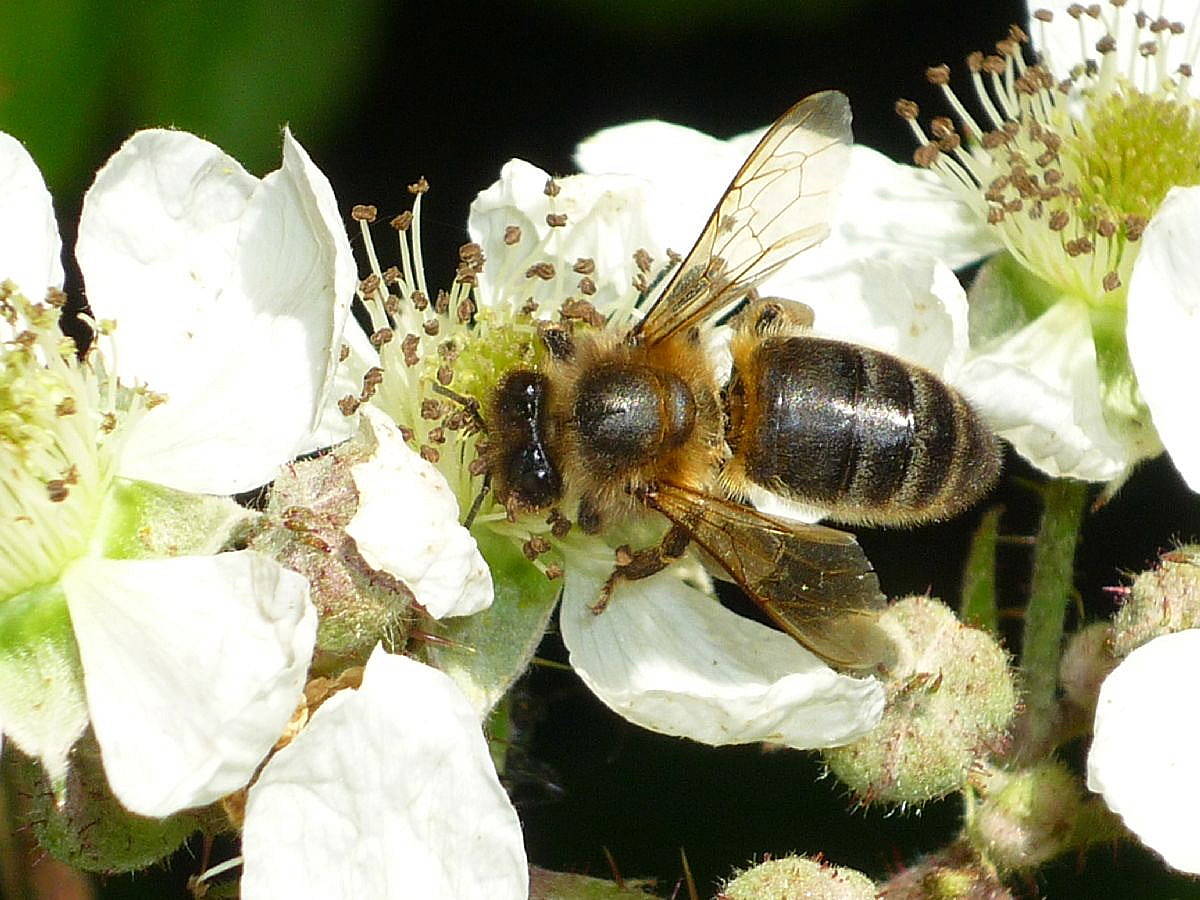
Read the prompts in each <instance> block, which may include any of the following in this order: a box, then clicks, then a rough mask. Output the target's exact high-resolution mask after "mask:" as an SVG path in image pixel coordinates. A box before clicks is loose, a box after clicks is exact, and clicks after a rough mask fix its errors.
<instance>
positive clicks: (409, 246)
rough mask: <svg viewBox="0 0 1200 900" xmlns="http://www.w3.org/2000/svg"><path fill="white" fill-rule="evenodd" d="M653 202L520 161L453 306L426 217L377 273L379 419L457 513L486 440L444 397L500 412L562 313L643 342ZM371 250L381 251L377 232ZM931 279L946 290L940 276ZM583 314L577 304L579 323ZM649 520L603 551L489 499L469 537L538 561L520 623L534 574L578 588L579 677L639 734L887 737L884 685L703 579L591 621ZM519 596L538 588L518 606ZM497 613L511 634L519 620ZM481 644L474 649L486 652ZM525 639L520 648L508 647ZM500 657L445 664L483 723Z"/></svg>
mask: <svg viewBox="0 0 1200 900" xmlns="http://www.w3.org/2000/svg"><path fill="white" fill-rule="evenodd" d="M417 202H418V204H419V203H420V202H421V195H420V194H418V198H417ZM653 203H654V197H653V196H652V189H651V187H650V186H649V185H648V184H647V183H646V182H645V181H643V180H642V179H639V178H631V177H627V176H625V177H621V176H618V177H604V178H599V177H589V176H572V177H569V178H564V179H560V180H551V179H550V178H549V177H548V176H547V175H546V173H544V172H542V171H540V170H539V169H536V168H535V167H533V166H531V165H529V164H528V163H524V162H520V161H515V160H514V161H513V162H510V163H509V164H507V165H506V166H505V167H504V169H503V170H502V173H501V178H500V180H499V181H498V182H497V183H496V184H495V185H493V186H492V187H490V188H488V189H487V190H485V191H483V192H482V193H480V195H479V196H478V198H477V199H476V201H475V203H474V204H472V207H471V215H470V219H469V222H468V228H469V231H470V234H471V238H472V241H473V243H472V244H470V245H467V246H466V247H465V248H464V249H463V253H462V265H461V266H460V270H459V273H458V277H457V278H456V282H455V285H454V290H453V291H452V292H450V293H446V294H442V296H441V299H440V300H439V299H437V298H431V296H430V294H429V291H428V289H427V287H426V285H425V283H424V276H423V273H422V272H421V269H420V266H419V263H418V261H419V260H420V250H419V231H418V228H419V216H414V217H412V218H411V219H410V218H407V217H405V219H404V220H403V221H402V222H400V223H399V224H400V225H401V226H402V230H401V235H402V253H401V257H402V260H403V261H404V265H403V266H402V268H401V270H400V271H399V272H392V273H386V274H385V273H384V272H382V271H381V270H380V269H378V268H376V269H375V274H376V277H377V279H378V281H377V282H376V281H375V280H373V279H369V280H368V282H367V283H366V284H365V285H364V287H365V290H364V291H363V295H364V302H365V303H366V305H367V308H368V310H369V311H370V312H371V316H372V321H373V324H374V327H375V339H374V340H373V343H376V344H379V345H380V347H381V349H380V355H379V359H380V360H381V363H380V364H381V366H382V369H383V374H382V378H381V380H380V381H379V383H378V384H377V386H374V387H373V388H372V390H371V391H370V392H369V394H370V402H371V403H372V404H374V405H377V406H378V407H379V408H381V409H383V410H385V411H386V412H387V413H388V414H389V415H390V416H391V417H392V418H393V419H394V420H395V421H396V422H397V423H398V424H399V425H400V426H401V427H402V429H405V430H406V431H405V433H406V435H410V436H411V437H410V441H411V443H412V445H413V446H415V447H417V448H419V449H420V450H421V455H422V456H424V457H425V458H426V459H428V460H431V461H433V462H434V464H435V465H436V466H437V468H438V470H439V471H440V472H441V473H442V474H443V475H444V476H445V477H446V479H447V481H448V483H449V484H450V486H451V488H452V489H453V491H454V494H455V495H456V496H457V498H458V501H459V508H460V509H465V508H468V507H470V506H471V505H472V504H473V503H474V502H475V501H476V499H477V497H478V495H479V493H480V488H481V480H480V477H479V476H480V475H481V473H482V469H481V468H480V467H478V466H476V465H473V464H472V463H473V461H474V460H475V458H476V455H477V451H476V446H475V444H476V441H477V440H478V438H479V435H478V434H477V433H476V427H475V423H474V421H473V419H472V414H471V413H470V412H469V410H466V409H464V407H463V404H462V403H461V402H456V401H454V400H453V399H452V398H451V397H450V396H448V395H447V394H446V392H445V391H440V392H439V388H438V385H448V389H449V391H451V392H452V393H453V394H456V395H458V396H459V397H462V398H464V399H470V400H474V401H475V402H477V403H479V404H481V405H483V406H486V403H487V401H488V398H489V391H490V389H491V388H492V387H494V386H495V385H496V384H497V382H498V380H499V378H500V377H501V375H502V374H503V373H504V372H506V371H508V370H510V369H512V368H514V367H516V366H521V365H525V366H529V365H533V364H534V360H535V356H536V354H538V353H540V352H542V351H541V350H540V341H539V340H538V339H537V329H538V320H539V319H549V318H551V317H553V318H557V317H558V315H559V313H560V310H562V311H563V312H565V314H567V315H570V316H576V317H579V318H587V317H589V316H593V315H594V314H595V312H594V311H598V312H599V314H600V315H603V316H607V317H608V320H609V322H610V327H613V328H616V329H620V328H622V327H629V325H631V324H632V321H633V318H632V316H633V315H634V313H633V308H634V304H635V302H636V300H637V296H638V292H637V290H636V289H635V288H634V286H633V285H634V283H635V280H636V279H643V280H649V279H650V278H652V277H653V274H654V272H655V271H656V270H657V269H659V268H661V266H662V265H663V263H664V262H665V258H666V257H665V252H664V248H663V245H662V244H661V243H660V242H659V241H658V240H657V238H656V236H655V234H654V231H653V229H652V228H651V227H650V226H651V223H650V221H649V218H648V210H650V209H653V208H654V207H653ZM415 212H418V213H419V206H418V207H417V209H416V210H415ZM700 224H701V223H700V222H699V221H698V222H697V224H696V229H697V231H698V229H699V227H700ZM364 234H365V235H366V240H368V241H369V233H367V232H366V230H365V229H364ZM409 236H411V243H410V242H409V241H408V240H407V238H408V237H409ZM694 236H695V235H694V234H693V235H692V237H693V238H694ZM638 251H642V253H644V254H647V255H641V254H639V253H638ZM372 258H373V259H374V255H373V251H372ZM947 274H949V272H948V271H947ZM924 276H925V277H926V278H929V277H932V276H931V275H930V272H929V271H926V272H925V273H924ZM951 280H953V279H952V276H951ZM473 288H474V289H473ZM568 299H571V301H572V303H571V304H569V305H568V306H566V307H564V306H563V304H564V301H566V300H568ZM385 311H386V313H387V314H386V315H385ZM430 322H433V323H434V324H433V325H428V324H427V323H430ZM943 324H944V323H943ZM881 327H883V326H881ZM938 327H942V324H939V326H938ZM945 327H946V328H949V327H950V326H949V325H948V324H946V325H945ZM917 330H918V331H919V330H920V329H917ZM381 338H383V339H382V340H381ZM564 512H570V511H567V510H564ZM647 518H648V520H651V521H649V525H650V527H646V525H645V524H643V525H641V526H637V527H635V526H634V523H627V525H621V526H617V527H618V532H617V533H616V534H614V535H612V536H610V537H609V539H608V540H607V541H606V540H601V539H598V538H592V537H587V536H584V535H580V534H579V533H578V531H579V530H578V529H577V528H574V529H569V533H566V532H567V530H568V528H569V525H570V523H569V522H565V520H559V519H556V518H555V517H554V516H549V517H547V515H546V514H545V513H543V514H541V515H526V516H520V517H517V518H516V519H515V521H510V520H509V517H508V515H507V513H506V511H505V510H504V509H503V508H501V507H499V506H498V505H497V504H496V503H495V501H494V499H493V498H492V497H491V496H488V497H486V498H483V499H482V501H481V505H479V507H478V508H477V510H476V514H475V518H474V526H473V529H472V531H473V533H474V534H475V535H477V536H478V539H479V540H480V541H486V542H488V543H489V545H490V546H492V547H493V551H492V557H489V561H493V559H494V558H497V557H498V556H499V551H497V550H496V549H495V544H496V540H497V538H498V537H499V538H502V539H503V541H504V542H507V543H508V544H509V545H510V546H516V547H520V548H522V551H523V552H524V553H525V554H526V556H527V557H528V559H529V562H521V563H519V564H517V563H510V564H507V565H506V566H505V567H504V570H503V572H498V571H497V569H496V563H495V562H494V561H493V577H494V578H495V579H496V580H497V584H496V590H497V591H498V592H500V593H502V594H506V599H505V604H506V605H507V606H508V607H511V609H512V611H513V612H515V610H516V609H517V608H518V607H520V606H530V605H532V606H534V608H536V607H537V604H536V603H535V602H534V601H533V598H531V597H529V596H525V597H522V596H521V595H522V593H523V592H529V585H528V581H522V579H523V578H524V577H525V576H523V575H522V574H521V571H523V570H527V571H535V572H536V570H541V571H542V572H544V573H545V574H546V575H548V576H550V577H552V578H556V579H557V578H558V577H560V576H562V575H563V574H564V572H565V576H566V577H565V579H564V581H563V599H562V612H561V622H562V630H563V637H564V640H565V641H566V643H567V647H568V649H569V651H570V654H571V663H572V665H573V666H574V668H575V669H576V671H577V672H578V673H579V674H580V676H581V677H582V678H583V679H584V681H585V682H586V683H587V684H588V685H589V687H591V688H592V689H593V691H595V693H596V694H597V696H598V697H600V699H601V700H603V701H604V702H605V703H607V704H608V705H610V706H611V707H612V708H613V709H615V710H616V711H618V712H619V713H620V714H621V715H623V716H625V717H626V718H628V719H629V720H630V721H633V722H636V723H638V724H640V725H643V726H644V727H647V728H650V729H653V730H657V731H661V732H664V733H668V734H675V735H682V736H686V737H692V738H694V739H696V740H700V741H705V742H707V743H711V744H725V743H744V742H752V741H772V742H776V743H781V744H787V745H790V746H795V747H824V746H830V745H833V744H837V743H841V742H845V741H849V740H852V739H854V738H855V737H856V736H858V735H861V734H863V733H864V732H866V731H867V730H869V729H870V728H871V727H873V725H874V724H875V723H876V722H877V721H878V718H879V715H880V713H881V711H882V706H883V693H882V689H881V688H880V686H879V685H878V684H877V683H876V682H875V681H874V680H873V679H855V678H850V677H847V676H842V675H838V674H836V673H834V672H833V671H832V670H831V669H829V668H828V667H827V666H825V665H824V664H823V663H821V662H820V661H819V660H817V659H816V658H815V657H814V656H812V654H810V653H808V651H806V650H804V649H803V648H801V647H800V646H799V645H798V644H796V643H795V642H794V641H792V640H791V639H790V638H787V637H784V636H783V635H781V634H779V633H778V632H776V631H774V630H773V629H770V628H767V627H765V626H762V625H758V624H756V623H753V622H750V621H747V620H743V619H741V618H739V617H738V616H736V615H734V614H733V613H730V612H729V611H727V610H725V609H724V608H723V607H721V606H720V604H719V603H717V602H716V600H715V598H714V597H713V595H712V591H711V586H709V585H708V583H707V579H706V578H705V577H703V576H700V577H699V578H694V579H691V580H692V581H694V582H700V583H702V584H704V587H703V589H701V588H698V587H694V586H692V585H691V584H689V583H688V582H687V581H685V580H684V578H683V572H684V571H685V570H686V567H684V566H675V567H672V568H671V569H669V570H668V571H666V572H664V573H662V574H660V575H658V576H656V577H654V578H652V579H647V580H646V581H644V582H633V583H628V584H624V585H622V586H620V587H619V588H618V590H617V592H616V594H615V596H614V598H613V602H612V604H611V605H610V607H609V608H608V609H607V610H606V611H605V612H604V613H603V614H602V615H599V616H597V615H595V614H593V613H592V612H591V609H590V608H591V606H592V605H593V604H594V603H595V602H596V599H597V597H598V593H599V586H600V585H601V584H602V583H603V581H604V579H605V578H606V577H607V575H608V574H609V573H610V572H611V571H612V568H613V566H614V564H615V560H614V551H613V547H614V546H615V545H616V544H619V543H624V542H632V543H633V544H635V545H641V544H649V543H652V542H653V541H654V540H655V539H656V535H655V532H654V528H655V527H656V526H665V521H659V520H657V517H655V516H649V517H647ZM564 526H566V527H564ZM631 528H632V529H633V530H630V529H631ZM660 530H661V529H660ZM517 584H520V585H524V587H521V588H518V589H517V590H514V586H515V585H517ZM541 594H542V595H546V591H545V590H544V589H542V590H541ZM498 603H499V601H498ZM547 612H548V607H547ZM488 614H489V615H491V616H493V617H494V619H495V620H500V621H507V619H506V615H512V612H510V613H508V614H506V613H504V612H503V611H496V610H495V609H493V610H489V613H488ZM521 625H522V627H524V628H526V629H529V633H528V634H527V635H526V637H525V641H524V644H523V645H520V646H519V650H520V652H518V653H515V654H514V656H513V659H512V665H513V666H514V667H515V669H516V671H517V672H519V671H520V669H521V668H523V666H524V665H525V663H526V662H527V661H528V658H529V654H531V653H532V651H533V648H534V647H535V646H536V643H537V639H538V638H539V637H540V635H541V628H542V627H543V626H544V618H540V619H539V618H537V617H536V616H532V615H531V616H529V617H528V618H527V619H525V620H522V623H521ZM480 631H481V629H476V631H475V632H473V635H475V636H478V637H479V638H480V639H482V640H487V637H486V635H483V634H480V633H479V632H480ZM665 635H670V636H671V639H669V640H668V639H665V638H664V636H665ZM518 640H519V637H518V635H517V634H515V633H514V634H512V635H511V636H510V637H509V638H508V644H510V645H512V644H514V643H516V642H517V641H518ZM468 642H471V641H468ZM476 649H477V650H479V648H478V647H476ZM492 652H493V651H491V650H490V649H489V650H487V651H481V652H477V653H476V654H475V655H474V658H473V661H468V662H461V659H462V654H461V652H460V653H458V654H455V652H454V650H453V649H451V650H450V651H446V652H443V651H442V650H439V649H437V648H434V649H431V650H430V656H431V658H433V659H435V661H436V662H437V664H438V665H446V663H447V660H449V661H450V662H451V665H449V666H448V670H450V671H452V672H453V673H454V674H455V677H456V678H459V680H460V684H463V686H464V689H465V690H466V691H467V693H468V695H469V696H471V697H472V698H473V700H474V702H476V704H477V706H479V707H480V708H487V707H488V706H490V705H491V703H494V702H495V700H496V699H497V698H498V697H499V695H500V694H501V693H502V692H503V690H504V689H505V688H506V687H507V684H508V681H506V680H504V678H502V677H500V676H499V675H498V674H496V672H495V671H494V670H495V669H496V668H498V667H497V666H493V667H492V670H491V671H488V675H487V677H490V678H493V679H494V680H495V681H494V683H490V682H489V683H486V684H480V683H479V682H480V680H481V678H482V676H480V675H479V671H480V670H485V669H487V659H488V657H489V656H490V655H491V653H492ZM495 652H497V653H499V652H501V651H499V650H497V651H495ZM509 652H511V651H509ZM455 660H458V662H455ZM472 667H474V671H472ZM507 677H508V679H509V680H511V677H513V673H509V674H508V676H507Z"/></svg>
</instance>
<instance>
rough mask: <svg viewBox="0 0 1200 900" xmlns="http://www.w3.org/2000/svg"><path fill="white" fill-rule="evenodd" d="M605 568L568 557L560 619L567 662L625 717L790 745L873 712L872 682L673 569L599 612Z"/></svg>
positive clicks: (851, 732)
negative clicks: (832, 664) (737, 610)
mask: <svg viewBox="0 0 1200 900" xmlns="http://www.w3.org/2000/svg"><path fill="white" fill-rule="evenodd" d="M606 576H607V572H605V571H604V569H603V567H602V566H600V565H597V564H595V563H594V561H589V562H588V563H578V564H577V561H576V560H575V559H569V560H568V566H567V576H566V585H565V587H564V592H563V602H562V609H561V612H560V627H561V629H562V636H563V640H564V642H565V643H566V645H567V648H568V649H569V650H570V653H571V665H572V666H573V667H574V669H575V671H576V672H577V673H578V674H579V676H580V677H581V678H582V679H583V680H584V682H585V683H586V684H587V685H588V687H589V688H591V690H592V691H593V692H594V693H595V694H596V696H597V697H599V698H600V699H601V700H602V701H604V703H605V704H607V705H608V706H610V707H612V709H613V710H614V711H616V712H617V713H619V714H620V715H621V716H623V717H624V718H626V719H628V720H629V721H631V722H633V723H635V724H637V725H641V726H642V727H644V728H648V729H650V730H652V731H658V732H662V733H663V734H672V735H678V736H681V737H688V738H691V739H693V740H696V741H700V742H702V743H706V744H713V745H722V744H742V743H750V742H755V741H768V742H771V743H776V744H784V745H787V746H790V747H797V748H815V747H832V746H837V745H839V744H844V743H846V742H848V741H852V740H854V739H855V738H857V737H860V736H861V735H863V734H865V733H866V732H868V731H870V730H871V728H873V727H874V726H875V724H876V723H877V722H878V721H879V717H880V715H881V714H882V712H883V701H884V696H883V689H882V688H881V687H880V685H879V683H878V682H877V681H875V680H874V679H871V678H867V679H859V678H850V677H848V676H845V675H839V674H837V673H836V672H834V671H833V670H832V669H830V668H829V667H828V666H826V665H825V664H824V663H823V662H821V661H820V660H819V659H817V658H816V657H815V656H813V655H812V654H811V653H809V652H808V651H807V650H805V649H804V648H802V647H801V646H800V645H799V644H797V643H796V642H795V641H794V640H792V639H791V638H789V637H787V636H786V635H784V634H781V633H780V632H777V631H775V630H773V629H771V628H767V627H766V626H763V625H759V624H758V623H756V622H752V621H750V620H749V619H743V618H742V617H740V616H738V615H736V614H734V613H732V612H730V611H729V610H727V609H725V608H724V607H722V606H721V605H720V604H719V603H718V602H717V601H716V600H715V599H714V598H713V597H712V596H710V595H707V594H703V593H701V592H700V591H697V590H696V589H694V588H691V587H689V586H687V585H686V584H684V583H683V582H682V581H681V580H680V579H679V578H678V577H677V576H676V575H675V573H673V572H671V571H669V570H668V571H666V572H662V573H660V574H658V575H655V576H653V577H651V578H647V579H643V580H640V581H632V582H625V583H623V584H621V585H620V586H619V587H618V589H617V590H616V592H615V594H614V596H613V598H612V602H611V604H610V605H609V607H608V608H607V609H606V610H605V611H604V612H603V613H602V614H600V615H596V614H595V613H593V612H592V611H591V608H590V606H591V604H593V603H594V602H595V600H596V598H597V597H598V596H599V591H600V586H601V585H602V584H603V582H604V579H605V577H606Z"/></svg>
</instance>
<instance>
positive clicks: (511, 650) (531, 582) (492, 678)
mask: <svg viewBox="0 0 1200 900" xmlns="http://www.w3.org/2000/svg"><path fill="white" fill-rule="evenodd" d="M472 533H473V534H474V536H475V540H476V541H477V542H478V543H479V551H480V553H482V554H483V558H484V560H485V561H486V562H487V564H488V567H489V568H490V569H491V572H492V583H493V585H494V586H495V592H496V597H495V600H494V601H493V602H492V605H491V606H490V607H488V608H487V609H485V610H483V611H482V612H478V613H475V614H474V615H471V616H461V617H457V618H451V619H446V620H444V621H443V622H442V625H443V626H444V628H443V629H442V630H441V631H440V632H439V635H440V636H442V637H445V638H447V639H448V640H449V641H451V642H452V643H451V644H448V645H445V646H439V645H437V644H432V643H431V644H430V645H429V647H428V656H429V662H430V663H431V664H432V665H434V666H436V667H437V668H439V669H441V670H442V671H443V672H445V673H446V674H447V675H449V676H450V677H451V678H453V679H454V680H455V681H456V682H458V686H459V687H460V688H462V690H463V692H464V693H465V694H466V695H467V698H468V699H469V700H470V701H471V703H472V704H473V705H474V706H475V708H476V709H477V710H479V711H480V712H481V713H486V712H487V711H489V710H490V709H491V708H492V707H493V706H495V705H496V703H497V702H498V701H499V700H500V698H501V697H503V696H504V694H505V693H506V692H507V691H508V689H509V688H510V687H511V686H512V683H513V682H514V681H516V680H517V678H518V677H519V676H520V675H521V673H522V672H524V671H525V669H526V667H527V666H528V665H529V662H530V660H532V659H533V654H534V652H535V651H536V650H537V647H538V644H539V643H541V640H542V635H543V634H545V632H546V623H547V622H549V620H550V614H551V613H552V612H553V611H554V604H555V602H557V600H558V595H559V592H560V587H561V583H560V582H558V581H550V580H549V579H547V578H546V576H545V575H544V574H542V572H541V571H540V570H539V569H538V568H537V567H535V566H534V565H532V564H531V563H530V562H529V560H527V559H526V558H525V555H524V554H523V553H522V552H521V550H520V548H519V547H517V545H516V544H514V543H513V541H512V540H510V539H509V538H507V537H501V536H499V535H497V534H495V533H494V532H492V531H490V530H488V529H487V528H486V527H479V528H476V529H475V530H474V531H473V532H472Z"/></svg>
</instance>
